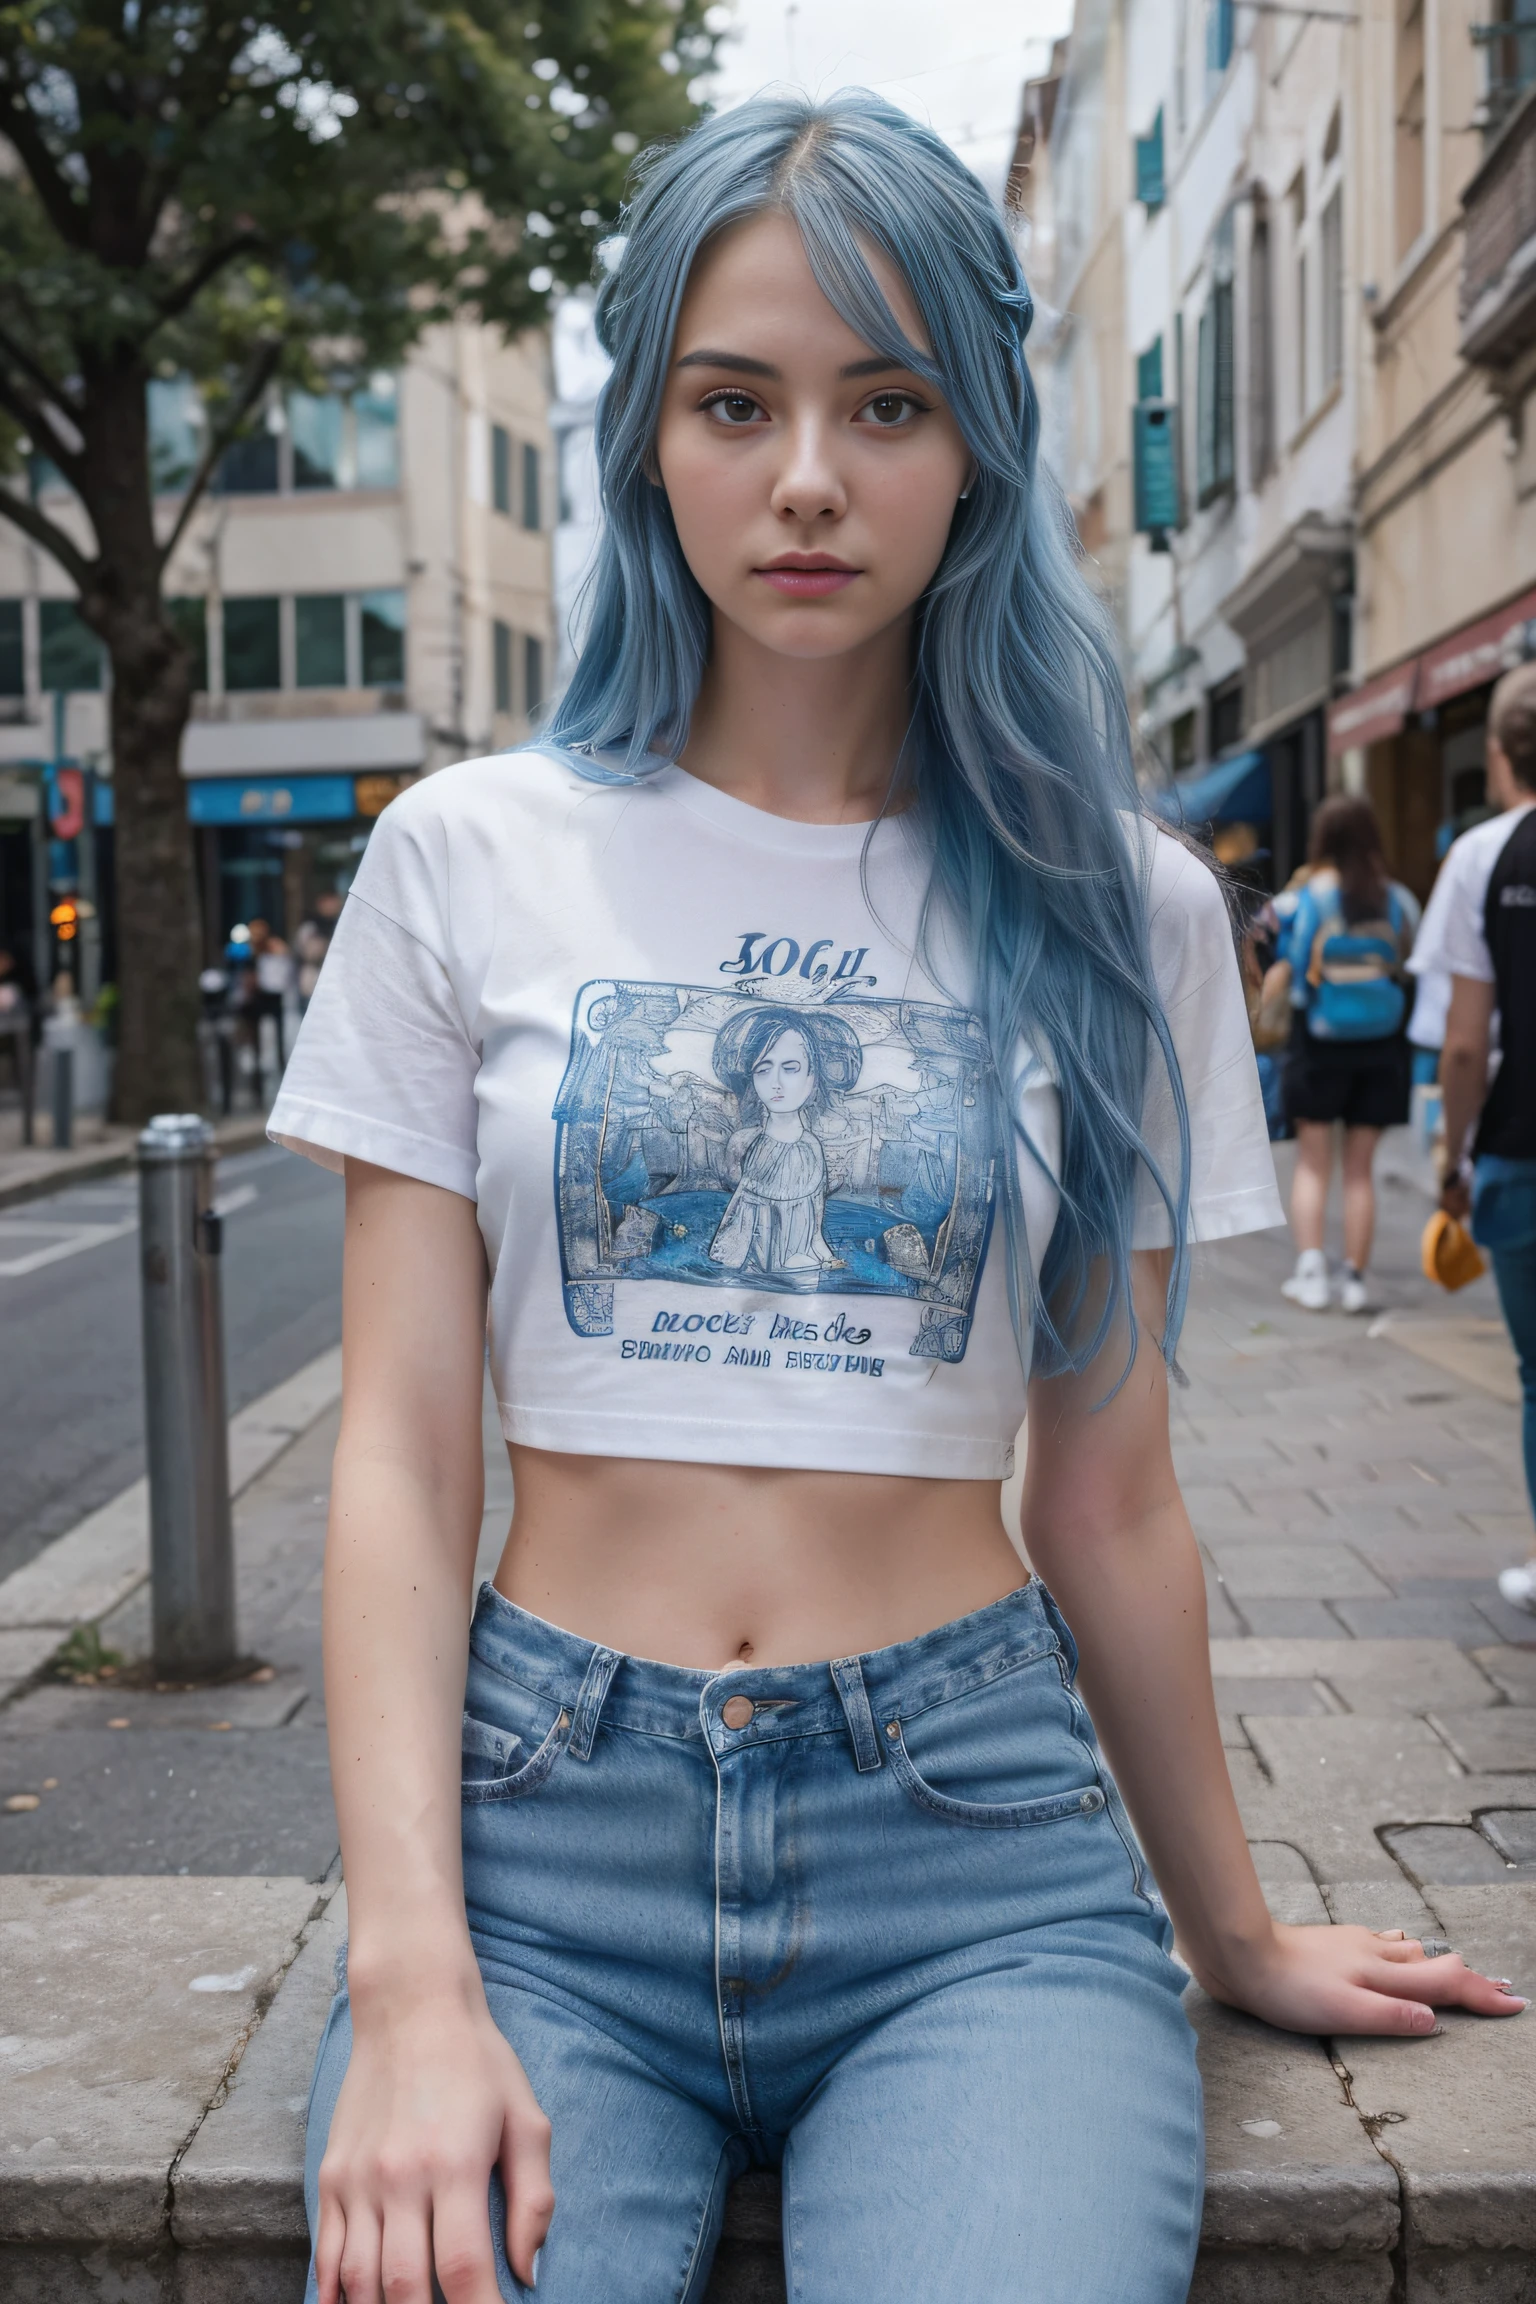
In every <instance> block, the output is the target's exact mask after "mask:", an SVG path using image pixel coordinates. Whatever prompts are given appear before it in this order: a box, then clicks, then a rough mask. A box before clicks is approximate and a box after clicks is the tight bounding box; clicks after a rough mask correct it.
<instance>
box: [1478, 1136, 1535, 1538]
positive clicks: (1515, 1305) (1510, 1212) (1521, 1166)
mask: <svg viewBox="0 0 1536 2304" xmlns="http://www.w3.org/2000/svg"><path fill="white" fill-rule="evenodd" d="M1472 1237H1473V1239H1474V1240H1475V1241H1476V1242H1477V1244H1478V1246H1479V1247H1480V1248H1486V1249H1487V1251H1488V1255H1489V1259H1490V1261H1491V1263H1492V1265H1493V1277H1494V1280H1495V1282H1496V1283H1497V1286H1498V1291H1499V1304H1500V1306H1501V1308H1502V1310H1503V1313H1504V1325H1505V1326H1506V1328H1508V1330H1509V1334H1510V1341H1511V1343H1512V1344H1513V1345H1514V1347H1515V1357H1516V1359H1517V1360H1518V1361H1519V1363H1520V1389H1521V1392H1522V1393H1523V1395H1524V1398H1525V1413H1524V1421H1523V1423H1522V1426H1521V1433H1522V1438H1523V1442H1524V1448H1525V1487H1526V1494H1527V1495H1528V1496H1529V1498H1530V1503H1531V1512H1532V1515H1533V1516H1536V1160H1504V1159H1500V1158H1498V1157H1497V1156H1496V1155H1494V1154H1491V1153H1489V1154H1485V1155H1484V1157H1483V1158H1482V1159H1481V1160H1479V1161H1478V1163H1477V1167H1476V1170H1475V1172H1474V1174H1473V1179H1472Z"/></svg>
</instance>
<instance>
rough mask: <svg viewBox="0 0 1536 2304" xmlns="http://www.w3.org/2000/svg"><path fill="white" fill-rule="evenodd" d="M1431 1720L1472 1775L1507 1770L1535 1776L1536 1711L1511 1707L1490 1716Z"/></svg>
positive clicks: (1445, 1715) (1448, 1715) (1441, 1715)
mask: <svg viewBox="0 0 1536 2304" xmlns="http://www.w3.org/2000/svg"><path fill="white" fill-rule="evenodd" d="M1428 1717H1429V1722H1430V1725H1431V1727H1433V1728H1434V1729H1435V1730H1436V1732H1437V1734H1439V1735H1440V1736H1442V1737H1443V1738H1444V1739H1445V1742H1446V1743H1447V1744H1448V1745H1449V1746H1450V1748H1451V1750H1452V1751H1453V1752H1454V1753H1455V1755H1456V1757H1457V1759H1458V1760H1459V1761H1460V1762H1461V1765H1462V1766H1463V1768H1465V1769H1467V1770H1468V1772H1469V1773H1470V1774H1472V1775H1482V1776H1486V1775H1489V1774H1492V1773H1494V1772H1495V1771H1497V1770H1500V1769H1505V1768H1508V1769H1512V1770H1515V1771H1517V1772H1523V1773H1524V1774H1526V1775H1531V1776H1536V1708H1533V1707H1531V1706H1525V1705H1513V1704H1509V1705H1501V1706H1500V1707H1499V1708H1498V1709H1497V1710H1496V1711H1491V1712H1431V1713H1430V1714H1429V1715H1428Z"/></svg>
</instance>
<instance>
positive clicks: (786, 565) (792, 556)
mask: <svg viewBox="0 0 1536 2304" xmlns="http://www.w3.org/2000/svg"><path fill="white" fill-rule="evenodd" d="M753 573H754V574H755V575H757V576H760V577H761V578H762V580H763V582H764V583H765V584H771V585H772V586H773V589H774V590H775V592H779V593H782V594H783V595H784V596H785V598H787V599H790V600H820V599H822V598H824V597H825V596H826V595H827V594H828V593H829V592H842V591H845V590H846V588H847V587H848V586H849V585H850V584H851V583H852V582H853V580H854V578H855V577H856V576H857V575H858V574H859V570H858V569H857V568H850V567H849V566H848V564H847V562H846V561H843V560H834V559H833V558H832V556H831V554H830V553H826V552H786V553H784V554H782V555H781V557H780V558H779V559H777V560H772V561H770V562H769V563H768V565H767V566H766V567H765V568H758V569H755V570H754V571H753Z"/></svg>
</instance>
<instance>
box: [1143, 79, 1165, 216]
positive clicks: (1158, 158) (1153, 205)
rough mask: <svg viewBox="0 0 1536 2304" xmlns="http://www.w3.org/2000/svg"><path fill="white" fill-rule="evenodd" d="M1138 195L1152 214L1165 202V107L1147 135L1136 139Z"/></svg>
mask: <svg viewBox="0 0 1536 2304" xmlns="http://www.w3.org/2000/svg"><path fill="white" fill-rule="evenodd" d="M1136 197H1137V199H1138V200H1139V201H1140V202H1141V204H1142V206H1143V207H1144V208H1145V209H1146V211H1147V213H1148V215H1151V214H1152V212H1153V210H1154V209H1157V208H1161V206H1162V204H1163V108H1162V106H1161V105H1159V106H1158V108H1157V118H1156V119H1155V120H1154V121H1153V123H1152V125H1151V127H1150V128H1149V129H1148V130H1147V133H1146V135H1145V136H1138V137H1137V139H1136Z"/></svg>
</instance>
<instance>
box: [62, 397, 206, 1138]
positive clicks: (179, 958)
mask: <svg viewBox="0 0 1536 2304" xmlns="http://www.w3.org/2000/svg"><path fill="white" fill-rule="evenodd" d="M146 385H147V378H146V377H145V375H144V372H143V371H142V369H140V368H139V367H138V366H137V364H136V363H135V364H134V365H132V366H131V367H120V368H115V369H113V370H111V371H109V372H106V373H99V374H97V375H94V376H90V377H88V378H87V379H86V414H85V420H84V423H83V425H82V431H83V433H84V435H85V447H84V456H83V462H84V473H83V477H82V484H81V494H82V497H83V498H84V501H85V505H86V509H87V511H88V512H89V514H90V517H91V524H92V526H93V527H94V529H95V531H96V542H97V560H96V567H95V580H94V582H93V583H92V584H91V585H90V587H89V588H88V589H87V590H86V591H85V592H84V593H83V594H82V596H81V601H80V609H81V613H82V615H83V616H84V617H85V620H86V622H87V623H88V624H90V625H91V626H92V627H93V629H94V630H95V631H96V632H97V633H98V634H99V636H100V638H101V639H102V640H103V641H104V642H105V644H106V648H107V652H108V655H109V657H110V658H111V664H112V695H111V731H112V781H113V788H114V792H115V796H116V806H117V835H116V880H117V989H118V1048H117V1078H116V1086H115V1089H114V1095H113V1110H114V1117H115V1118H117V1119H119V1120H124V1121H128V1122H130V1123H138V1122H141V1121H144V1120H147V1119H149V1118H150V1116H151V1115H152V1114H153V1113H156V1112H188V1111H196V1110H197V1109H198V1107H199V1106H200V1105H201V1104H202V1103H203V1101H204V1097H205V1090H204V1086H203V1078H202V1066H201V1062H200V1060H199V1056H198V1048H197V1017H198V990H197V977H198V968H199V965H200V957H201V936H200V933H199V926H198V908H197V877H196V872H195V869H194V865H193V855H192V836H191V828H190V826H189V825H188V822H187V800H186V786H185V784H184V783H183V781H182V776H181V738H182V731H183V730H184V728H185V727H186V724H187V719H188V715H189V713H190V711H191V705H192V660H191V653H190V651H189V650H188V648H187V646H186V644H185V643H184V642H183V641H182V639H181V638H180V636H179V635H178V634H177V633H176V632H175V631H174V630H173V629H172V627H171V626H170V625H169V624H168V623H167V621H166V617H165V612H164V608H163V606H162V604H161V599H160V574H159V565H158V546H157V541H156V537H155V527H154V492H153V484H152V480H151V476H150V457H149V426H148V409H147V392H146Z"/></svg>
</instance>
